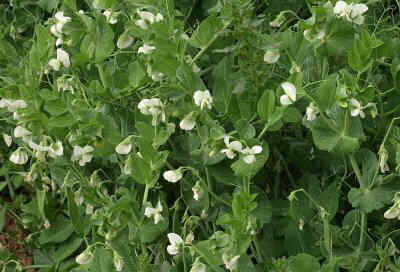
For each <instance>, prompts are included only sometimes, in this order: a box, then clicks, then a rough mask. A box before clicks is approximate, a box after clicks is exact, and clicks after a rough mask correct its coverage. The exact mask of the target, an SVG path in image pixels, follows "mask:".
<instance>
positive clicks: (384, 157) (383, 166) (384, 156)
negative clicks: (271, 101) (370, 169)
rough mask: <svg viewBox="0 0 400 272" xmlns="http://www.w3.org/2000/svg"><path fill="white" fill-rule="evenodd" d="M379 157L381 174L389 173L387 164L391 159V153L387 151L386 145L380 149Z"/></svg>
mask: <svg viewBox="0 0 400 272" xmlns="http://www.w3.org/2000/svg"><path fill="white" fill-rule="evenodd" d="M378 156H379V168H380V170H381V173H385V172H387V171H389V165H388V163H387V161H388V159H389V153H388V151H387V150H386V148H385V146H384V145H382V146H381V147H380V148H379V151H378Z"/></svg>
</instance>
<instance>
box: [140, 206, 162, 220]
mask: <svg viewBox="0 0 400 272" xmlns="http://www.w3.org/2000/svg"><path fill="white" fill-rule="evenodd" d="M162 211H163V207H162V205H161V201H158V203H157V206H156V207H155V208H153V207H151V206H150V207H146V209H145V210H144V215H145V216H146V217H148V218H151V217H153V219H154V224H158V222H160V221H161V220H162V219H163V217H162Z"/></svg>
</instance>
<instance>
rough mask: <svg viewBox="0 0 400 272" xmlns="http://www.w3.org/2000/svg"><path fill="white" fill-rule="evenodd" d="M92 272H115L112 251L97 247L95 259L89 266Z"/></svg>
mask: <svg viewBox="0 0 400 272" xmlns="http://www.w3.org/2000/svg"><path fill="white" fill-rule="evenodd" d="M89 271H90V272H110V271H115V267H114V261H113V256H112V254H111V252H110V250H108V249H105V248H103V247H97V248H96V250H95V252H94V258H93V260H92V261H91V263H90V266H89Z"/></svg>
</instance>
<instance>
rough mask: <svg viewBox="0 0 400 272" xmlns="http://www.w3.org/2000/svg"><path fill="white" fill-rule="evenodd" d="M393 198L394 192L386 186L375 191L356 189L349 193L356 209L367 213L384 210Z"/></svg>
mask: <svg viewBox="0 0 400 272" xmlns="http://www.w3.org/2000/svg"><path fill="white" fill-rule="evenodd" d="M392 198H393V192H392V191H391V190H390V189H389V188H386V187H384V186H380V187H377V188H374V189H356V188H352V189H351V190H350V191H349V194H348V199H349V201H350V203H351V205H352V206H353V207H354V208H360V209H361V210H362V211H363V212H365V213H370V212H372V211H374V210H378V209H381V208H383V207H384V206H385V205H386V204H389V203H390V202H391V200H392Z"/></svg>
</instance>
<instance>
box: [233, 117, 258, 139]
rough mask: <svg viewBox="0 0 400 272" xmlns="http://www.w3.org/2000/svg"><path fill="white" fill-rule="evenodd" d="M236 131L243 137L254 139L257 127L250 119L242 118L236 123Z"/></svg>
mask: <svg viewBox="0 0 400 272" xmlns="http://www.w3.org/2000/svg"><path fill="white" fill-rule="evenodd" d="M235 128H236V131H237V132H238V133H239V135H240V137H242V138H243V139H252V138H254V137H255V136H256V129H255V128H254V126H253V125H252V124H250V123H249V121H248V120H245V119H241V120H239V121H237V122H236V123H235Z"/></svg>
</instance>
